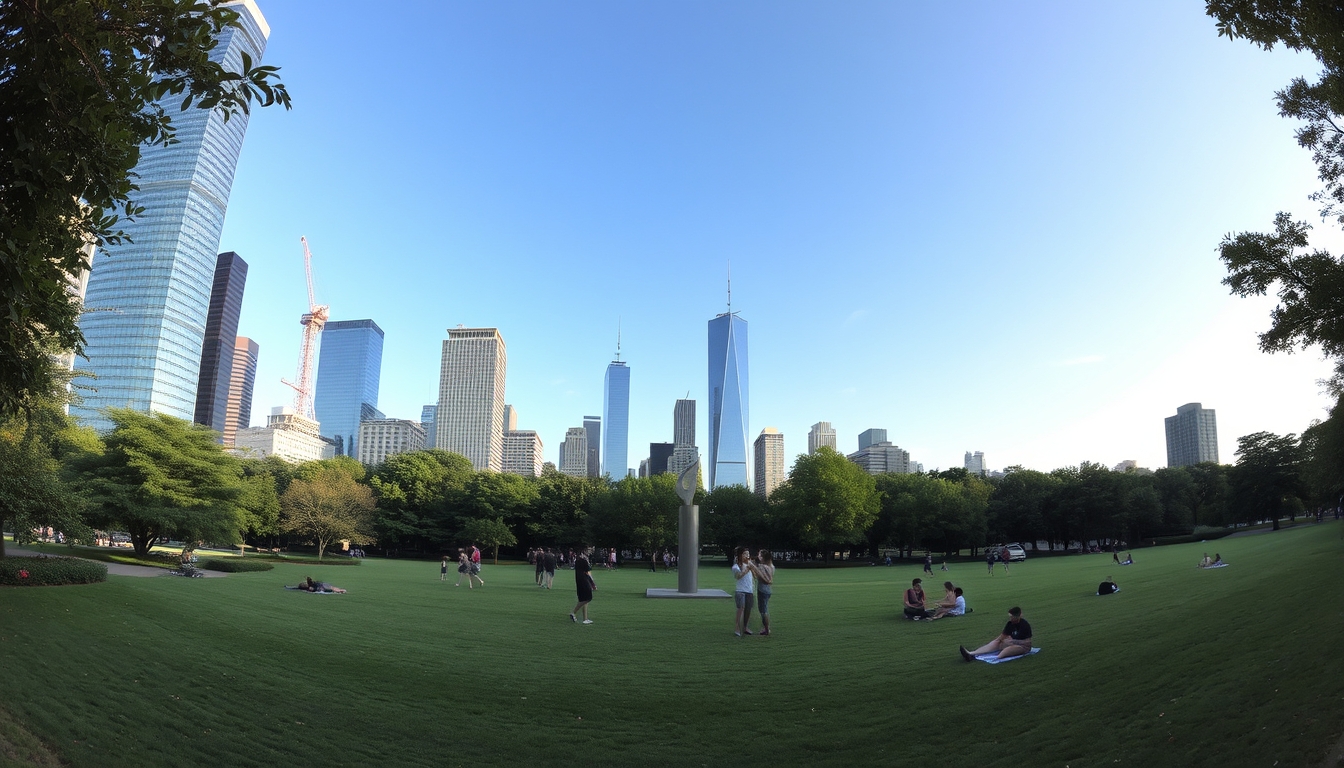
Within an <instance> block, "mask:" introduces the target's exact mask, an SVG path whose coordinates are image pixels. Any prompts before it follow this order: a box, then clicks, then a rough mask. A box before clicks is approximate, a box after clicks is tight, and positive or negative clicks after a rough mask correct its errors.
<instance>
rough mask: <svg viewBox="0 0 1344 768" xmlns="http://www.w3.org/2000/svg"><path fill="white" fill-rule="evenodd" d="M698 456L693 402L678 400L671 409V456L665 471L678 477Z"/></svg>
mask: <svg viewBox="0 0 1344 768" xmlns="http://www.w3.org/2000/svg"><path fill="white" fill-rule="evenodd" d="M699 455H700V449H699V448H697V447H696V445H695V401H694V400H678V401H677V404H676V406H674V407H673V409H672V456H671V457H670V458H669V459H668V460H667V471H668V472H671V473H672V474H674V475H680V474H681V471H682V470H683V469H685V468H687V467H689V466H691V465H692V464H694V463H695V458H696V457H697V456H699Z"/></svg>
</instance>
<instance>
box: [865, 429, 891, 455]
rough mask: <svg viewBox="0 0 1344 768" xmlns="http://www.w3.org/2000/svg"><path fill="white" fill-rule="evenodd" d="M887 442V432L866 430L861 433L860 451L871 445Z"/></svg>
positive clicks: (883, 430)
mask: <svg viewBox="0 0 1344 768" xmlns="http://www.w3.org/2000/svg"><path fill="white" fill-rule="evenodd" d="M885 442H887V430H885V429H865V430H864V431H862V432H860V433H859V450H860V451H862V450H863V449H864V448H867V447H868V446H870V445H877V444H878V443H885Z"/></svg>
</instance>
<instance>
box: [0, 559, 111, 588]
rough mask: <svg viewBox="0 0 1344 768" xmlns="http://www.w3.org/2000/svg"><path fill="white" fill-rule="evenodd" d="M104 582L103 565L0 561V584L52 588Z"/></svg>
mask: <svg viewBox="0 0 1344 768" xmlns="http://www.w3.org/2000/svg"><path fill="white" fill-rule="evenodd" d="M99 581H107V566H106V565H103V564H102V563H95V562H93V561H91V560H81V559H79V558H77V557H5V558H0V585H5V586H11V587H54V586H59V585H61V584H93V583H95V582H99Z"/></svg>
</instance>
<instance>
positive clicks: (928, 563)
mask: <svg viewBox="0 0 1344 768" xmlns="http://www.w3.org/2000/svg"><path fill="white" fill-rule="evenodd" d="M924 572H925V573H927V574H929V575H930V576H932V575H933V553H932V552H925V553H924Z"/></svg>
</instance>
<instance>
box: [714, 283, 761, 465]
mask: <svg viewBox="0 0 1344 768" xmlns="http://www.w3.org/2000/svg"><path fill="white" fill-rule="evenodd" d="M728 310H729V311H727V312H725V313H723V314H721V315H719V316H717V317H715V318H714V319H713V320H710V321H709V487H710V489H711V490H712V489H714V488H718V487H720V486H724V485H742V486H747V487H750V483H751V481H750V475H749V473H748V470H747V443H748V437H747V424H748V422H749V421H750V408H749V403H750V398H749V396H748V392H749V386H748V381H749V379H748V375H747V374H748V371H747V321H746V320H743V319H742V318H740V317H738V316H737V314H736V313H734V312H733V311H732V304H731V303H730V304H729V306H728Z"/></svg>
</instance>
